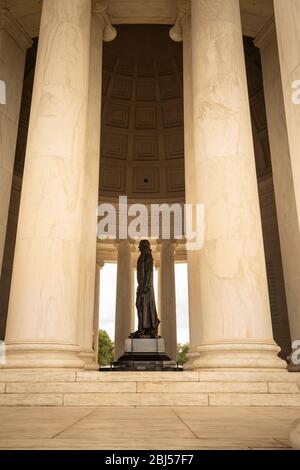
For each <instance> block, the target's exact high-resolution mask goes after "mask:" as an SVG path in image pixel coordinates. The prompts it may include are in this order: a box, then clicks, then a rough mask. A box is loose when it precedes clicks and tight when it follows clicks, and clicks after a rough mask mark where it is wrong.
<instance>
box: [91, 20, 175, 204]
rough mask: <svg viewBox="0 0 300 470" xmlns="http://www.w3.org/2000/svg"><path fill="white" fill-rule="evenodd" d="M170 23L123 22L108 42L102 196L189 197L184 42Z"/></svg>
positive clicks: (104, 77) (104, 98)
mask: <svg viewBox="0 0 300 470" xmlns="http://www.w3.org/2000/svg"><path fill="white" fill-rule="evenodd" d="M169 29H170V27H169V26H163V25H159V26H158V25H122V26H118V36H117V39H116V40H115V41H113V42H111V43H106V44H104V51H103V109H102V136H101V174H100V196H101V199H104V198H110V197H118V196H119V195H127V196H128V197H129V198H132V199H147V200H152V199H155V200H157V199H160V200H161V199H165V200H180V201H182V200H183V199H184V130H183V77H182V69H183V67H182V45H181V44H178V43H175V42H173V41H171V39H170V38H169Z"/></svg>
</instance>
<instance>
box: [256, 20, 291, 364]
mask: <svg viewBox="0 0 300 470" xmlns="http://www.w3.org/2000/svg"><path fill="white" fill-rule="evenodd" d="M255 44H256V46H257V47H259V48H260V53H261V60H262V70H263V79H264V91H265V100H266V109H267V118H268V131H269V139H270V149H271V158H272V168H273V180H274V190H275V198H276V209H277V216H278V227H279V235H280V245H281V255H282V263H283V271H284V281H285V290H286V297H287V304H288V313H289V323H290V331H291V338H292V341H294V340H298V339H300V232H299V224H298V216H297V202H296V198H297V196H296V192H295V186H294V183H293V168H292V163H291V162H292V159H291V153H290V141H289V136H288V131H287V122H286V114H285V107H284V97H283V90H282V81H281V72H280V63H279V54H278V45H277V38H276V30H275V24H274V20H273V19H271V20H270V21H269V22H268V24H267V25H266V27H265V28H264V29H263V30H262V31H261V32H260V34H259V35H258V36H257V38H256V41H255ZM291 368H297V367H296V366H294V367H293V366H292V365H291Z"/></svg>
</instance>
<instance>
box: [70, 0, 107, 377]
mask: <svg viewBox="0 0 300 470" xmlns="http://www.w3.org/2000/svg"><path fill="white" fill-rule="evenodd" d="M93 5H94V8H93V13H92V17H91V39H90V63H89V95H88V112H87V116H88V117H87V143H86V145H87V147H86V160H85V168H84V172H85V173H84V191H83V201H82V204H83V223H82V233H81V255H80V290H79V298H78V306H79V318H78V334H79V345H80V349H81V352H80V357H81V358H82V359H83V360H84V361H85V364H86V368H88V369H91V368H98V364H97V363H96V364H95V351H94V344H93V332H94V294H95V289H94V286H95V269H94V266H95V264H96V249H97V246H96V245H97V209H98V199H99V167H100V135H101V98H102V51H103V40H105V41H107V42H108V41H110V40H111V39H114V37H115V34H114V35H107V34H106V31H107V26H106V23H105V20H104V18H103V16H102V15H101V12H102V13H103V10H101V11H100V12H99V9H98V7H97V4H93ZM113 29H114V28H113Z"/></svg>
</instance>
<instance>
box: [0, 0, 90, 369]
mask: <svg viewBox="0 0 300 470" xmlns="http://www.w3.org/2000/svg"><path fill="white" fill-rule="evenodd" d="M90 29H91V0H72V2H70V1H69V0H44V2H43V9H42V19H41V27H40V37H39V47H38V54H37V64H36V75H35V83H34V89H33V99H32V106H31V117H30V125H29V137H28V144H27V152H26V161H25V170H24V178H23V190H22V197H21V206H20V216H19V224H18V233H17V242H16V250H15V259H14V269H13V277H12V286H11V296H10V304H9V313H8V323H7V331H6V345H7V359H8V360H7V365H6V367H72V368H77V367H81V366H82V365H83V362H82V360H81V359H80V358H79V357H78V352H79V346H78V329H77V327H78V325H77V322H78V298H77V293H78V290H79V283H80V242H81V224H82V212H83V204H82V200H83V175H84V168H85V156H86V123H87V103H88V92H89V58H90Z"/></svg>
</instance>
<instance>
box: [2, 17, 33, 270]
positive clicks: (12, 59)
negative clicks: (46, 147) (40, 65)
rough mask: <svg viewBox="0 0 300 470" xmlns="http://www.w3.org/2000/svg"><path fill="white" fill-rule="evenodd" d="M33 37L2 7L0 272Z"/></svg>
mask: <svg viewBox="0 0 300 470" xmlns="http://www.w3.org/2000/svg"><path fill="white" fill-rule="evenodd" d="M31 44H32V41H31V39H30V37H29V36H28V35H27V33H26V32H25V31H24V30H23V28H22V27H21V26H20V25H19V24H18V22H17V20H16V19H15V18H14V17H13V15H12V14H11V13H10V12H9V11H8V10H6V9H2V10H1V9H0V79H1V80H2V81H3V82H4V83H5V88H6V103H5V104H1V105H0V275H1V269H2V261H3V251H4V244H5V235H6V227H7V218H8V210H9V202H10V193H11V186H12V177H13V171H14V161H15V151H16V143H17V135H18V126H19V116H20V106H21V98H22V89H23V78H24V68H25V59H26V51H27V48H28V47H30V46H31Z"/></svg>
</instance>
